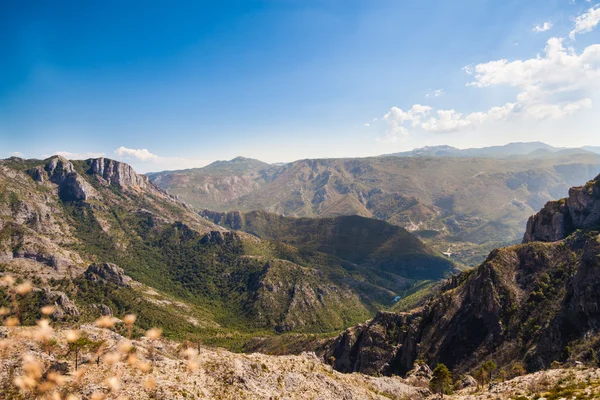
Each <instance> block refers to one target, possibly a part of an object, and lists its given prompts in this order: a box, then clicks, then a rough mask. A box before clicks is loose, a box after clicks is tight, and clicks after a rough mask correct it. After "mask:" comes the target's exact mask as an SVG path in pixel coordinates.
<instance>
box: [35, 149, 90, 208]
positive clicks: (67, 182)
mask: <svg viewBox="0 0 600 400" xmlns="http://www.w3.org/2000/svg"><path fill="white" fill-rule="evenodd" d="M28 173H29V175H31V177H32V178H33V179H34V180H35V181H37V182H41V183H44V182H45V181H46V180H48V181H50V182H52V183H54V184H56V185H58V193H59V196H60V198H61V199H62V200H63V201H78V200H87V199H90V198H94V197H97V193H96V191H95V190H94V188H93V187H92V186H91V185H90V184H89V183H88V182H87V181H86V180H85V179H84V178H83V177H82V176H81V175H79V174H78V173H77V172H76V171H75V168H74V167H73V164H72V163H71V162H70V161H69V160H67V159H65V158H63V157H60V156H56V157H52V158H51V159H50V160H49V161H48V163H47V164H46V165H45V166H43V167H42V166H38V167H35V168H33V169H31V170H29V171H28Z"/></svg>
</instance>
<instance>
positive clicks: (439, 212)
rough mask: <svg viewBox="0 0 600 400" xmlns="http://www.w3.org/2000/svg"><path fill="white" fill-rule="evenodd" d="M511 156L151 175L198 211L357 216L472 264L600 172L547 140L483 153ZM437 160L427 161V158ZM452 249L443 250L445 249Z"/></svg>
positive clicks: (599, 160)
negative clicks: (407, 233) (399, 230)
mask: <svg viewBox="0 0 600 400" xmlns="http://www.w3.org/2000/svg"><path fill="white" fill-rule="evenodd" d="M507 149H508V151H511V152H517V153H518V152H521V153H524V152H528V153H527V154H516V155H515V154H513V155H511V156H509V157H499V156H498V157H496V156H494V157H492V156H485V157H484V156H481V157H480V156H459V157H458V156H456V157H455V156H447V155H444V154H446V153H448V152H451V151H453V148H451V147H448V146H443V147H442V148H436V147H434V148H426V150H427V151H425V152H418V153H419V154H421V155H422V156H385V157H384V156H381V157H368V158H342V159H314V160H311V159H307V160H298V161H294V162H291V163H287V164H285V165H273V164H266V163H262V162H260V161H257V160H251V159H245V158H236V159H234V160H232V161H225V162H223V161H219V162H217V163H213V164H211V165H209V166H207V167H205V168H198V169H193V170H183V171H176V172H161V173H155V174H151V175H149V176H150V179H151V181H152V182H153V183H155V184H156V185H158V186H159V187H161V188H163V189H164V190H166V191H167V192H168V193H170V194H172V195H175V196H179V197H180V198H182V199H184V200H185V201H186V202H188V203H189V204H191V205H192V206H194V207H196V208H198V209H209V210H215V211H219V212H226V211H235V210H240V211H243V212H246V211H252V210H264V211H267V212H270V213H276V214H280V215H284V216H295V217H335V216H341V215H359V216H364V217H370V218H377V219H381V220H384V221H387V222H389V223H392V224H395V225H398V226H402V227H404V228H406V229H408V230H409V231H411V232H414V233H415V234H417V235H419V236H420V237H421V238H422V239H423V240H425V241H427V242H428V243H429V244H431V245H433V246H435V248H436V250H438V251H440V252H441V251H443V252H448V253H450V254H452V257H453V258H455V259H457V260H459V261H460V262H464V263H466V264H469V265H471V266H472V265H475V264H477V263H478V262H481V261H482V260H483V259H484V257H485V255H487V253H488V252H489V251H490V250H491V249H493V248H495V247H498V246H503V245H506V244H509V243H515V242H517V241H519V240H520V238H521V237H522V234H523V231H524V229H525V224H526V221H527V218H528V217H529V215H531V214H533V213H534V212H535V210H538V209H539V208H541V207H542V206H543V205H544V204H545V203H546V202H547V201H549V200H551V199H553V198H558V197H562V196H564V195H566V193H567V190H568V188H569V187H571V186H575V185H579V184H582V183H583V182H586V181H588V180H589V179H591V178H593V177H594V176H596V175H597V174H598V173H599V172H600V155H599V154H595V153H592V152H590V151H586V150H581V149H564V150H561V149H556V148H552V147H551V146H548V145H544V144H543V143H542V144H540V143H524V144H523V143H517V144H511V145H508V146H500V147H494V148H489V149H488V150H486V152H488V153H494V154H502V152H504V151H507ZM432 153H434V154H438V155H440V156H430V155H427V154H432ZM448 250H449V251H448Z"/></svg>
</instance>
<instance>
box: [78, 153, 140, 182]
mask: <svg viewBox="0 0 600 400" xmlns="http://www.w3.org/2000/svg"><path fill="white" fill-rule="evenodd" d="M86 162H87V164H88V165H89V166H90V170H89V172H90V173H93V174H96V175H98V176H99V177H101V178H102V179H104V180H105V181H106V182H107V183H109V184H110V183H115V184H117V185H119V186H121V187H135V188H142V189H146V188H147V187H148V185H149V181H148V177H147V176H145V175H139V174H137V173H136V172H135V171H134V170H133V168H132V167H131V166H130V165H129V164H126V163H123V162H120V161H115V160H111V159H109V158H104V157H100V158H91V159H89V160H87V161H86Z"/></svg>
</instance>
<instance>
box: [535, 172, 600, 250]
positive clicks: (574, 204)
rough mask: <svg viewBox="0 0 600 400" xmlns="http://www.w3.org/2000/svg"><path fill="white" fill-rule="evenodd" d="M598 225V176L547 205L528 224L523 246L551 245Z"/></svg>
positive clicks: (599, 216)
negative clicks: (534, 244) (530, 243)
mask: <svg viewBox="0 0 600 400" xmlns="http://www.w3.org/2000/svg"><path fill="white" fill-rule="evenodd" d="M599 224H600V176H598V177H596V179H595V180H593V181H590V182H589V183H588V184H586V185H585V186H580V187H573V188H571V189H570V190H569V197H567V198H566V199H562V200H558V201H550V202H548V203H547V204H546V205H545V206H544V208H543V209H542V210H541V211H540V212H539V213H537V214H536V215H534V216H532V217H530V218H529V221H527V230H526V232H525V236H524V238H523V242H524V243H527V242H533V241H536V240H537V241H543V242H553V241H556V240H561V239H564V238H566V237H567V236H569V235H570V234H571V233H572V232H573V231H575V230H576V229H589V228H593V227H597V226H598V225H599Z"/></svg>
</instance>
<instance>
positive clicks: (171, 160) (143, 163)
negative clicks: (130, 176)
mask: <svg viewBox="0 0 600 400" xmlns="http://www.w3.org/2000/svg"><path fill="white" fill-rule="evenodd" d="M115 155H116V156H117V157H118V158H121V160H122V161H124V162H128V163H131V164H132V166H133V167H134V169H135V170H136V171H137V172H142V173H143V172H148V171H162V170H173V169H186V168H197V167H202V166H204V165H206V164H208V162H207V161H206V160H198V159H191V158H183V157H161V156H158V155H156V154H153V153H151V152H150V151H149V150H148V149H130V148H127V147H124V146H120V147H119V148H118V149H116V150H115Z"/></svg>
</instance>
